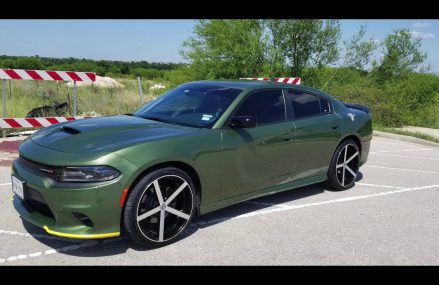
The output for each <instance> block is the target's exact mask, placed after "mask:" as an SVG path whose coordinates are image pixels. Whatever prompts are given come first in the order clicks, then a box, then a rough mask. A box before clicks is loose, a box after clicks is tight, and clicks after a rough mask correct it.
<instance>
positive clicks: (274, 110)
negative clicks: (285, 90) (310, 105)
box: [235, 89, 286, 125]
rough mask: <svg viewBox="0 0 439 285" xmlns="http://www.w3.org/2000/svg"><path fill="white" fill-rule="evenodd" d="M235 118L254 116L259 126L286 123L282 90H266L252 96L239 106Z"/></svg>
mask: <svg viewBox="0 0 439 285" xmlns="http://www.w3.org/2000/svg"><path fill="white" fill-rule="evenodd" d="M235 116H253V117H255V118H256V120H257V122H258V125H263V124H270V123H275V122H281V121H285V118H286V114H285V102H284V97H283V94H282V90H276V89H273V90H264V91H257V92H255V93H253V94H250V95H249V97H247V98H246V99H245V101H244V103H243V104H242V105H241V106H239V108H238V110H237V111H236V113H235Z"/></svg>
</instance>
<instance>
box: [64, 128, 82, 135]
mask: <svg viewBox="0 0 439 285" xmlns="http://www.w3.org/2000/svg"><path fill="white" fill-rule="evenodd" d="M61 130H62V131H64V132H66V133H69V134H72V135H76V134H80V133H81V131H80V130H78V129H75V128H72V127H69V126H62V127H61Z"/></svg>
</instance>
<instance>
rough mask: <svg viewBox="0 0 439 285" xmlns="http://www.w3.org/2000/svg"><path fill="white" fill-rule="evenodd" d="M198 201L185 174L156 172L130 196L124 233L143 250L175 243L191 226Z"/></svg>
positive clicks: (170, 170) (171, 169)
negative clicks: (143, 248) (143, 247)
mask: <svg viewBox="0 0 439 285" xmlns="http://www.w3.org/2000/svg"><path fill="white" fill-rule="evenodd" d="M157 185H158V188H159V191H158V192H157V191H156V189H157V188H156V187H157ZM176 193H177V194H176ZM159 201H162V203H161V204H160V202H159ZM195 201H196V192H195V186H194V183H193V182H192V179H191V178H190V177H189V175H187V174H186V173H185V172H184V171H182V170H181V169H178V168H175V167H165V168H160V169H157V170H154V171H152V172H150V173H147V174H146V175H145V176H144V177H143V178H142V179H141V180H140V181H139V182H138V183H137V184H136V185H135V186H134V188H133V189H132V191H131V192H130V194H129V196H128V199H127V202H126V206H125V210H124V215H123V222H124V227H125V230H126V232H127V233H128V234H129V236H130V237H131V238H132V239H133V240H134V241H135V242H136V243H137V244H139V245H141V246H147V247H160V246H164V245H167V244H170V243H173V242H175V241H176V240H178V239H179V238H180V237H181V236H182V234H183V233H184V231H185V229H186V228H187V226H188V225H189V224H190V223H191V221H192V219H193V217H194V215H195V212H196V204H195Z"/></svg>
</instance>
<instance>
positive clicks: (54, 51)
mask: <svg viewBox="0 0 439 285" xmlns="http://www.w3.org/2000/svg"><path fill="white" fill-rule="evenodd" d="M195 23H196V21H194V20H0V55H16V56H33V55H39V56H42V57H58V58H61V57H75V58H88V59H107V60H122V61H139V60H146V61H149V62H182V61H183V59H182V57H181V56H180V54H179V50H180V49H181V45H182V42H183V41H184V40H185V39H187V38H188V37H190V36H191V34H192V31H193V27H194V25H195ZM340 24H341V30H342V41H343V40H349V39H350V38H351V37H352V35H354V34H355V33H356V32H357V31H358V30H359V28H360V26H361V25H366V27H367V34H366V37H367V38H370V39H374V40H377V41H382V40H383V39H384V38H385V37H386V35H387V34H389V33H391V32H392V31H393V30H395V29H398V28H409V29H410V31H411V33H412V35H413V36H414V37H418V38H421V39H422V43H423V50H424V51H426V52H427V55H428V62H429V63H430V65H431V71H433V72H436V73H439V53H437V52H436V50H438V49H439V20H415V19H414V20H341V21H340Z"/></svg>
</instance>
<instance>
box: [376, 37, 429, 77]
mask: <svg viewBox="0 0 439 285" xmlns="http://www.w3.org/2000/svg"><path fill="white" fill-rule="evenodd" d="M383 47H384V55H383V58H382V61H381V63H380V64H379V65H378V67H377V69H376V73H377V75H378V79H379V81H381V82H382V81H384V80H387V79H390V78H392V77H399V76H402V75H404V74H406V73H407V72H414V71H422V70H421V69H420V68H421V64H422V63H423V62H424V61H425V59H426V58H427V54H426V53H425V52H422V51H421V47H422V39H419V38H414V37H412V35H411V33H410V31H409V30H408V29H399V30H395V31H394V32H393V33H392V34H390V35H388V36H387V37H386V39H385V40H384V45H383Z"/></svg>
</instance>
